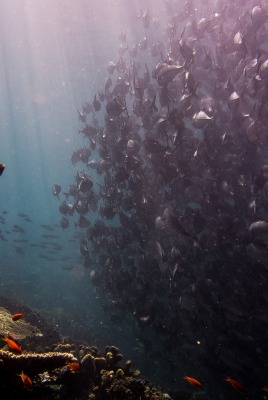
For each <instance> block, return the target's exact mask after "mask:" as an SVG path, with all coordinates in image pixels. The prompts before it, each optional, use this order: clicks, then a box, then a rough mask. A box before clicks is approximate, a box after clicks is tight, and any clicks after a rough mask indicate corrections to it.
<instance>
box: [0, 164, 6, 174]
mask: <svg viewBox="0 0 268 400" xmlns="http://www.w3.org/2000/svg"><path fill="white" fill-rule="evenodd" d="M5 168H6V165H5V164H4V163H0V176H1V175H2V174H3V172H4V170H5Z"/></svg>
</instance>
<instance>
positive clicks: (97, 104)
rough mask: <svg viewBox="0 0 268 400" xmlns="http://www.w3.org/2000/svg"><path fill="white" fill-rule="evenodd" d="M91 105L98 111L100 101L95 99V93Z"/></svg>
mask: <svg viewBox="0 0 268 400" xmlns="http://www.w3.org/2000/svg"><path fill="white" fill-rule="evenodd" d="M93 107H94V110H95V111H100V109H101V103H100V102H99V100H98V99H97V95H96V94H95V97H94V100H93Z"/></svg>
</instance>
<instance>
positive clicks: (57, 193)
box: [52, 183, 61, 200]
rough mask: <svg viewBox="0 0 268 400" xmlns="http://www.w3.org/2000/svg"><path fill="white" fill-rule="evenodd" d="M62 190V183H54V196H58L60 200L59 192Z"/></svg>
mask: <svg viewBox="0 0 268 400" xmlns="http://www.w3.org/2000/svg"><path fill="white" fill-rule="evenodd" d="M60 192H61V185H58V184H57V183H55V185H53V187H52V194H53V196H56V197H57V198H58V200H59V194H60Z"/></svg>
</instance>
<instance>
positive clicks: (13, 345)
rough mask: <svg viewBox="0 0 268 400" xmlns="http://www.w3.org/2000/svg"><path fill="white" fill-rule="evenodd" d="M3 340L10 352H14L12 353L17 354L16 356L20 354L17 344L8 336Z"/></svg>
mask: <svg viewBox="0 0 268 400" xmlns="http://www.w3.org/2000/svg"><path fill="white" fill-rule="evenodd" d="M3 340H4V341H5V342H6V343H7V345H8V347H9V348H10V350H12V351H14V353H18V354H21V353H22V350H21V347H20V346H19V345H18V343H17V342H16V341H15V340H14V339H11V338H9V337H8V336H6V337H5V338H4V339H3Z"/></svg>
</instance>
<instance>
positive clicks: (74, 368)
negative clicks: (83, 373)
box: [66, 361, 80, 372]
mask: <svg viewBox="0 0 268 400" xmlns="http://www.w3.org/2000/svg"><path fill="white" fill-rule="evenodd" d="M66 364H67V367H68V368H69V370H70V371H73V372H77V371H79V370H80V364H78V363H77V362H68V361H67V363H66Z"/></svg>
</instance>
